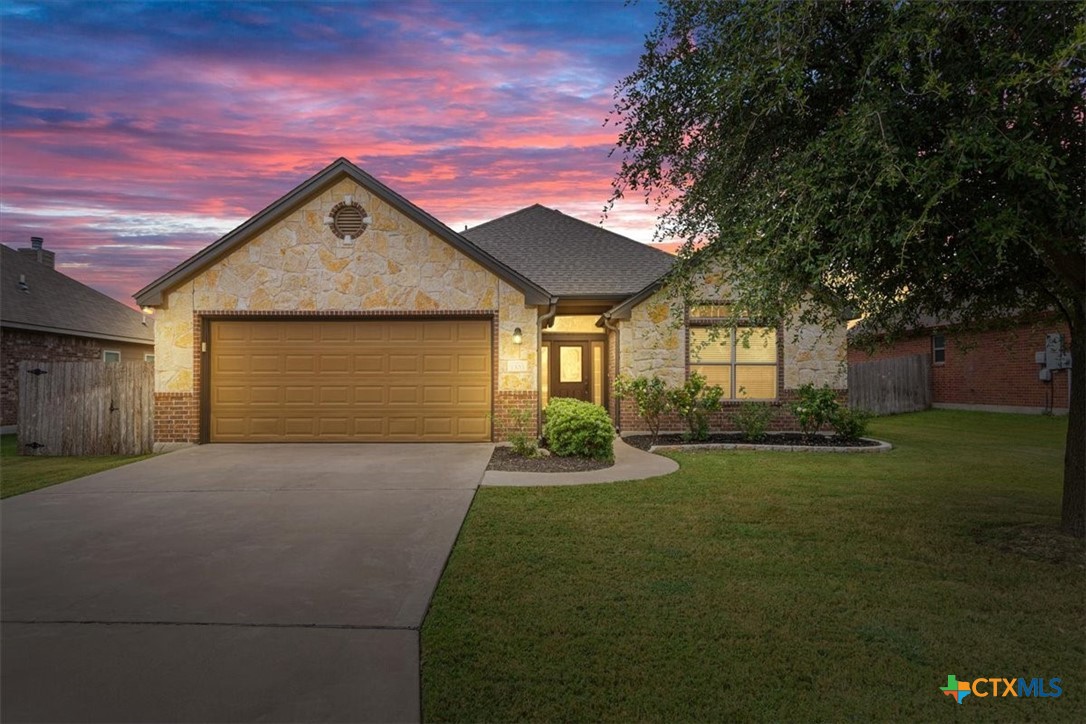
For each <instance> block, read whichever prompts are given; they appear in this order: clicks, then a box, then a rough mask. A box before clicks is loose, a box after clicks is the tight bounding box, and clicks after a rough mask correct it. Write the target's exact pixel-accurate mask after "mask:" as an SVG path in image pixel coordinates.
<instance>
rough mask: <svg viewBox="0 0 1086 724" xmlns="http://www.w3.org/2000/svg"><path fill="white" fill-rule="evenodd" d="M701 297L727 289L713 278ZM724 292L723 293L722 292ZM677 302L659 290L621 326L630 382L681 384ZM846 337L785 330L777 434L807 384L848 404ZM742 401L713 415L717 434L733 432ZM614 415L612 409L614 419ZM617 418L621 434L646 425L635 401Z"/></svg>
mask: <svg viewBox="0 0 1086 724" xmlns="http://www.w3.org/2000/svg"><path fill="white" fill-rule="evenodd" d="M701 286H702V290H703V291H702V297H703V298H704V299H706V300H711V299H714V298H718V297H719V295H721V294H726V285H721V284H720V282H719V280H717V279H710V280H707V281H705V282H704V283H703V284H702V285H701ZM722 288H723V289H724V290H725V291H724V292H721V291H720V290H721V289H722ZM678 304H679V302H678V301H676V300H673V299H671V298H669V297H668V296H667V293H666V292H665V291H660V292H657V293H656V294H654V295H653V296H651V297H649V298H648V299H646V300H645V301H643V302H642V303H641V304H639V305H637V306H635V307H634V308H633V309H632V310H630V319H628V320H624V321H622V322H620V323H619V328H620V333H619V353H618V361H617V362H618V363H617V369H618V371H619V373H620V374H624V375H629V376H632V377H638V376H652V375H654V374H655V375H658V376H659V377H660V378H661V379H663V380H664V381H665V382H666V383H667V384H669V385H672V386H678V385H681V384H683V382H684V380H685V379H686V376H687V371H688V369H689V366H688V363H687V329H686V328H685V327H684V326H683V325H682V324H681V320H682V315H681V312H678V311H677V307H676V305H678ZM846 335H847V332H846V330H845V328H844V326H843V325H842V326H841V327H840V328H838V329H834V330H824V329H823V328H821V327H818V326H814V325H804V324H801V323H800V322H799V321H798V320H797V319H796V318H792V319H789V320H787V322H786V323H785V324H784V325H782V326H781V328H780V334H779V337H778V339H779V341H780V354H779V355H778V365H779V369H778V377H777V380H778V393H777V399H776V400H775V401H773V402H772V403H770V404H772V405H773V406H774V407H775V408H777V416H776V418H775V419H774V422H773V426H772V427H773V429H775V430H792V429H795V427H796V424H795V420H794V419H793V417H792V415H791V412H790V411H789V404H790V403H791V402H792V401H793V400H794V399H795V390H796V388H798V387H799V386H801V385H803V384H806V383H808V382H810V383H812V384H814V385H815V386H816V387H821V386H823V385H829V386H830V387H831V388H833V389H835V390H837V391H838V398H839V399H840V400H842V401H843V402H847V400H848V392H847V387H848V370H847V359H846V358H847V354H848V347H847V336H846ZM738 405H739V403H738V402H726V403H724V405H723V408H722V410H721V411H720V412H719V413H715V414H713V415H711V416H710V425H711V428H712V429H713V430H734V429H735V427H734V424H733V423H732V421H731V415H732V414H733V413H734V411H735V408H736V407H737V406H738ZM615 412H616V410H614V409H613V410H612V416H615V415H614V413H615ZM617 412H618V415H617V417H616V419H617V421H618V423H619V425H620V427H621V429H622V430H623V432H634V431H643V430H644V429H645V426H644V422H643V421H641V419H640V418H639V417H638V416H637V411H636V408H635V406H634V405H633V403H632V401H630V400H623V401H622V402H621V403H620V405H619V406H618V409H617ZM664 429H665V430H669V431H681V430H682V429H683V423H682V421H681V420H680V419H679V418H678V417H674V416H672V417H669V418H668V419H666V420H665V422H664Z"/></svg>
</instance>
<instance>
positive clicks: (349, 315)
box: [193, 310, 498, 445]
mask: <svg viewBox="0 0 1086 724" xmlns="http://www.w3.org/2000/svg"><path fill="white" fill-rule="evenodd" d="M194 316H195V317H196V320H195V322H196V323H195V324H193V329H194V330H199V333H200V338H199V339H194V340H193V348H194V349H193V358H194V359H193V362H194V367H195V369H194V371H195V372H196V374H194V375H193V376H194V378H195V382H196V384H197V385H198V386H199V390H198V391H197V395H196V399H197V400H198V404H199V406H200V409H199V415H198V420H199V426H200V429H199V433H198V440H199V443H200V444H201V445H205V444H208V443H210V442H211V364H210V362H211V354H212V350H211V324H212V323H213V322H241V321H246V322H262V321H267V322H290V321H311V322H333V321H340V322H352V321H353V322H365V321H382V322H391V321H404V322H410V321H435V320H441V321H450V322H452V321H458V320H464V321H489V322H490V324H491V328H490V419H491V420H492V421H493V419H494V404H495V402H496V400H497V396H498V389H497V388H498V374H497V365H498V362H497V350H498V313H497V311H496V310H455V311H454V310H449V311H442V310H437V311H434V312H428V313H418V312H399V311H389V312H383V313H382V312H376V313H375V312H363V313H358V312H303V311H299V312H282V311H279V312H271V313H268V312H250V313H237V312H227V313H222V312H213V313H197V314H195V315H194ZM490 434H491V438H493V435H494V427H493V424H491V429H490ZM255 444H259V443H255Z"/></svg>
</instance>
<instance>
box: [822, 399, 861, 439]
mask: <svg viewBox="0 0 1086 724" xmlns="http://www.w3.org/2000/svg"><path fill="white" fill-rule="evenodd" d="M870 419H871V413H869V412H867V411H866V410H852V409H849V408H848V407H840V408H838V410H837V412H836V414H834V416H833V417H832V418H830V425H832V426H833V429H834V431H835V432H836V433H837V434H838V435H839V436H840V437H842V438H844V439H845V440H859V439H860V438H861V437H863V436H865V435H866V434H867V423H868V421H869V420H870Z"/></svg>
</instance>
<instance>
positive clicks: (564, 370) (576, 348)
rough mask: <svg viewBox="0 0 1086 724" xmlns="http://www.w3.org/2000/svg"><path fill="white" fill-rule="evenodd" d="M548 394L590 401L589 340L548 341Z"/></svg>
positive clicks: (590, 365) (590, 367)
mask: <svg viewBox="0 0 1086 724" xmlns="http://www.w3.org/2000/svg"><path fill="white" fill-rule="evenodd" d="M550 368H551V369H550V395H551V397H573V398H576V399H578V400H584V401H585V402H592V364H591V343H590V342H564V341H563V342H558V341H554V342H551V343H550Z"/></svg>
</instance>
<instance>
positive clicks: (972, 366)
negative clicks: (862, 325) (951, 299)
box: [848, 314, 1071, 414]
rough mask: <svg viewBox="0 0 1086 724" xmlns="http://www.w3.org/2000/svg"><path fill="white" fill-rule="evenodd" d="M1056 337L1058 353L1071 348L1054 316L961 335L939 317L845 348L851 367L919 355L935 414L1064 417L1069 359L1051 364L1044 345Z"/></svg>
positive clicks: (1067, 331) (1065, 328)
mask: <svg viewBox="0 0 1086 724" xmlns="http://www.w3.org/2000/svg"><path fill="white" fill-rule="evenodd" d="M1053 335H1059V338H1060V341H1059V342H1057V345H1056V346H1057V348H1059V351H1063V350H1066V349H1067V347H1068V345H1069V344H1070V339H1071V337H1070V328H1069V327H1068V326H1067V323H1066V322H1065V321H1063V320H1062V319H1061V318H1060V317H1058V316H1057V315H1054V314H1045V315H1039V316H1033V317H1029V318H1023V319H1018V320H1015V322H1014V323H1013V324H1011V325H1009V326H1002V328H1000V327H997V328H993V329H984V330H974V331H968V330H967V331H962V330H960V329H956V328H955V327H954V326H953V325H952V324H951V323H950V322H948V321H946V320H943V319H939V318H937V317H931V316H925V317H922V318H921V320H920V323H919V324H917V325H916V326H915V327H914V328H913V329H912V330H911V331H910V332H908V333H907V334H905V335H902V336H901V337H900V338H899V339H896V340H894V341H893V342H892V343H890V344H887V345H884V346H882V347H877V348H875V349H874V350H873V351H871V352H868V351H867V350H865V349H860V348H857V347H856V346H855V345H852V346H850V347H849V350H848V363H849V364H850V365H856V364H861V363H864V362H870V361H872V360H880V359H889V358H893V357H906V356H910V355H923V356H924V358H925V359H926V360H927V363H928V364H929V365H930V370H931V375H930V379H931V400H932V406H933V407H937V408H950V409H963V410H987V411H990V412H1019V413H1041V412H1051V413H1055V414H1066V413H1067V410H1068V409H1069V407H1070V401H1071V389H1070V369H1069V368H1067V367H1061V364H1062V363H1063V362H1069V358H1064V359H1063V360H1061V361H1056V362H1053V363H1052V364H1049V363H1048V362H1049V361H1051V360H1048V361H1044V362H1039V361H1038V355H1039V354H1040V356H1041V357H1042V359H1043V358H1044V356H1045V355H1044V353H1045V349H1046V345H1047V344H1048V343H1049V342H1051V341H1054V340H1052V336H1053Z"/></svg>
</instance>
